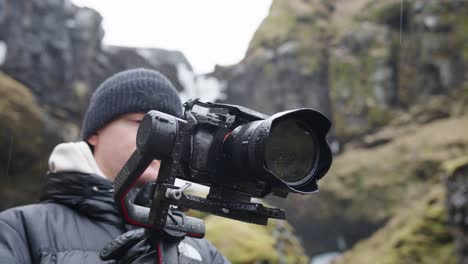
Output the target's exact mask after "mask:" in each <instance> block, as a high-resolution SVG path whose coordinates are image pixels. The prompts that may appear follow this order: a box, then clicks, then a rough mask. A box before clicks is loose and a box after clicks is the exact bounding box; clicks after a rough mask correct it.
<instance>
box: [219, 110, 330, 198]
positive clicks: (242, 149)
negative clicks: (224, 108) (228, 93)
mask: <svg viewBox="0 0 468 264" xmlns="http://www.w3.org/2000/svg"><path fill="white" fill-rule="evenodd" d="M330 125H331V124H330V122H329V121H328V119H327V118H326V117H325V116H323V115H322V114H321V113H319V112H317V111H315V110H312V109H299V110H293V111H286V112H281V113H278V114H276V115H273V116H271V117H269V118H267V119H265V120H259V121H254V122H250V123H247V124H244V125H241V126H239V127H237V128H235V129H234V130H233V131H232V132H231V133H230V134H229V135H228V136H227V137H226V139H225V141H224V145H223V151H224V156H225V157H228V160H227V162H229V163H230V164H231V165H232V168H233V169H234V170H235V171H238V172H241V171H242V172H243V173H239V174H240V175H243V176H244V177H259V178H263V179H265V180H266V181H267V182H272V183H273V189H274V188H277V189H283V190H284V189H288V192H290V191H293V192H299V193H310V192H314V191H316V190H317V184H316V182H317V180H318V179H320V178H321V177H322V176H323V175H324V174H325V173H326V171H328V168H329V167H330V165H331V151H330V148H329V146H328V143H327V142H326V138H325V137H326V134H327V132H328V130H329V129H330ZM246 175H248V176H246Z"/></svg>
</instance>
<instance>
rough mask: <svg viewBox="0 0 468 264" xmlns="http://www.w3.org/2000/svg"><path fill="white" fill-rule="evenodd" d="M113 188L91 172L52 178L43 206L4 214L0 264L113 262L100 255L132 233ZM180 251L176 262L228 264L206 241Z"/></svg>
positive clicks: (181, 245)
mask: <svg viewBox="0 0 468 264" xmlns="http://www.w3.org/2000/svg"><path fill="white" fill-rule="evenodd" d="M112 187H113V186H112V183H111V182H110V181H109V180H107V179H105V178H103V177H100V176H98V175H94V174H90V173H80V172H65V171H61V172H56V173H49V174H48V175H47V184H46V187H45V190H44V193H43V195H42V197H41V201H40V203H37V204H32V205H27V206H22V207H16V208H12V209H8V210H6V211H3V212H1V213H0V263H2V264H3V263H22V264H23V263H24V264H29V263H41V264H46V263H66V264H75V263H113V262H105V261H102V260H101V259H100V257H99V252H100V250H101V249H102V248H104V247H105V246H106V245H107V244H108V243H109V242H110V241H112V240H113V239H115V238H116V237H117V236H119V235H121V234H122V233H124V232H126V231H127V230H126V228H125V226H124V224H123V222H122V221H121V219H120V217H119V215H118V212H117V211H116V209H115V207H114V200H113V188H112ZM164 244H165V241H163V242H162V245H163V246H162V248H163V249H164V248H165V247H164ZM167 244H169V242H167ZM177 248H178V254H177V255H178V260H174V261H171V263H229V262H228V261H227V260H226V259H225V258H224V257H223V256H222V255H221V254H220V253H219V252H218V251H217V250H216V249H215V248H214V246H213V245H211V244H210V243H209V242H208V241H206V240H204V239H193V238H185V239H184V240H182V241H181V242H180V243H179V244H178V247H177ZM163 255H164V250H163ZM172 255H173V254H172Z"/></svg>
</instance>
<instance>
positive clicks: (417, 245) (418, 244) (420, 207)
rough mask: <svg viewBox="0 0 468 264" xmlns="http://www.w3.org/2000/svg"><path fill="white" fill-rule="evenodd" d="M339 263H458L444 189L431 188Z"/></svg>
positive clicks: (438, 186)
mask: <svg viewBox="0 0 468 264" xmlns="http://www.w3.org/2000/svg"><path fill="white" fill-rule="evenodd" d="M338 263H350V264H353V263H362V264H366V263H385V264H392V263H395V264H396V263H434V264H436V263H447V264H449V263H455V256H454V245H453V240H452V237H451V235H450V232H449V229H448V226H447V219H446V212H445V209H444V191H443V186H441V185H436V186H434V187H432V188H431V189H430V191H428V192H426V195H425V196H423V197H422V198H421V199H419V200H417V201H414V202H413V203H411V204H410V205H409V206H407V207H406V208H405V209H404V210H402V211H401V212H399V213H398V214H397V215H395V217H394V218H392V219H391V220H390V221H389V222H388V223H387V224H386V225H385V227H383V228H382V229H380V230H379V231H378V232H377V233H375V234H374V235H373V236H372V237H371V238H369V239H367V240H365V241H363V242H360V243H358V244H357V245H356V246H355V247H354V248H353V249H352V250H351V251H349V252H347V253H346V254H345V255H344V257H343V258H342V259H341V260H340V261H338V262H337V264H338Z"/></svg>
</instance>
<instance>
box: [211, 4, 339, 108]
mask: <svg viewBox="0 0 468 264" xmlns="http://www.w3.org/2000/svg"><path fill="white" fill-rule="evenodd" d="M330 12H331V10H330V6H326V5H322V4H321V3H320V1H315V0H314V1H273V4H272V7H271V9H270V15H269V16H268V17H267V18H266V19H265V21H264V22H263V23H262V25H261V26H260V28H259V29H258V30H257V32H256V33H255V36H254V37H253V39H252V41H251V44H250V47H249V50H248V52H247V55H246V57H245V59H244V60H243V61H242V62H241V63H239V64H238V65H235V66H232V67H217V68H216V69H215V72H214V73H213V75H214V76H216V77H217V78H219V79H221V80H223V81H226V94H227V99H228V100H229V102H230V103H233V104H242V105H245V106H247V107H250V108H253V109H255V110H258V111H260V112H264V113H267V114H272V113H275V112H278V111H281V110H286V109H292V108H299V107H313V108H316V109H319V110H321V111H322V112H323V113H325V114H326V115H327V116H329V117H331V106H330V98H329V89H328V88H329V84H328V83H329V80H328V64H329V52H328V48H327V47H328V45H329V39H330V36H329V35H328V30H327V27H326V23H327V20H328V19H329V16H330ZM247 94H248V95H249V96H246V95H247Z"/></svg>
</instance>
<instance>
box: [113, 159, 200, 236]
mask: <svg viewBox="0 0 468 264" xmlns="http://www.w3.org/2000/svg"><path fill="white" fill-rule="evenodd" d="M152 161H153V159H152V158H149V157H147V156H145V155H142V154H141V153H140V152H138V150H135V152H134V153H133V154H132V156H131V157H130V159H129V160H128V161H127V162H126V163H125V165H124V166H123V168H122V170H120V172H119V174H118V175H117V177H116V178H115V180H114V190H115V194H114V200H115V204H116V207H117V211H118V212H119V213H120V215H121V216H122V217H123V219H124V221H125V222H126V223H128V224H130V225H134V226H139V227H144V228H147V229H151V230H154V231H159V232H161V231H164V233H166V234H168V235H170V236H173V237H174V236H178V237H183V236H185V235H187V236H191V237H195V238H202V237H203V236H204V235H205V224H204V222H203V220H201V219H198V218H195V217H190V216H186V215H185V214H183V213H181V212H177V211H172V210H171V209H170V207H169V206H167V208H166V207H165V208H159V210H158V211H161V209H163V211H164V212H165V216H166V217H165V219H162V220H161V221H159V223H151V221H149V216H150V209H149V208H147V207H144V206H139V205H136V204H134V203H133V202H132V201H130V200H129V199H128V198H127V195H128V193H129V192H130V190H131V189H132V188H133V187H134V186H135V185H136V183H137V182H138V179H139V178H140V177H141V175H142V174H143V172H144V171H145V170H146V168H147V167H148V166H149V165H150V163H151V162H152ZM162 163H164V162H162ZM160 176H161V175H160ZM158 184H160V183H159V181H156V187H157V186H158Z"/></svg>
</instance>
